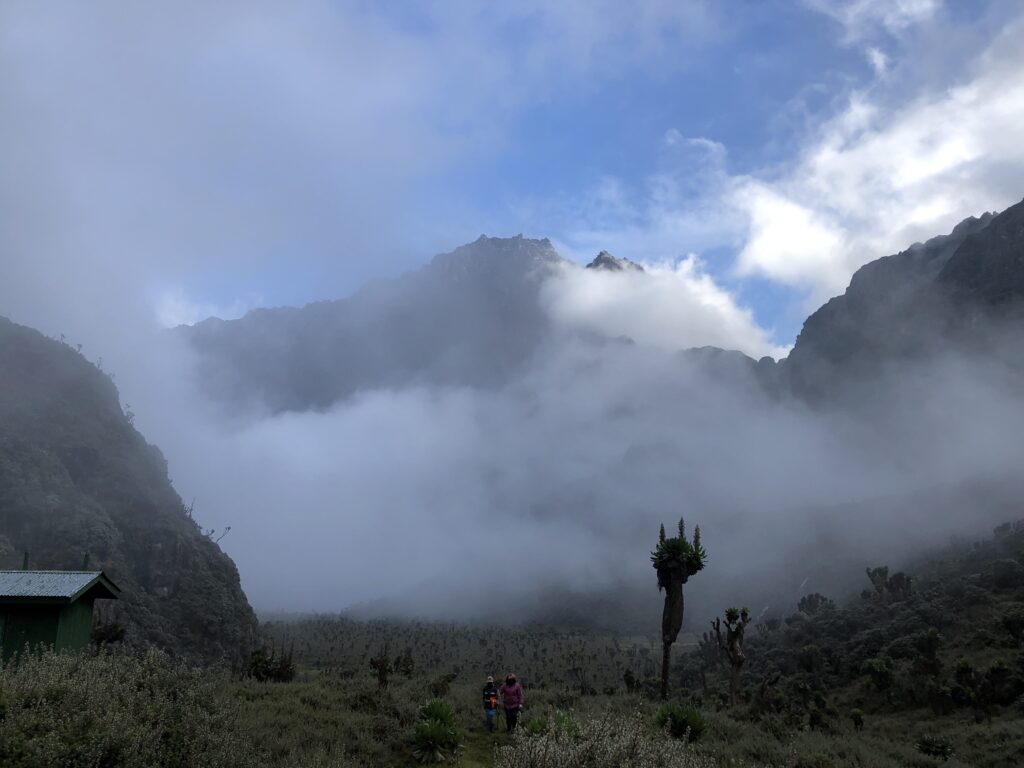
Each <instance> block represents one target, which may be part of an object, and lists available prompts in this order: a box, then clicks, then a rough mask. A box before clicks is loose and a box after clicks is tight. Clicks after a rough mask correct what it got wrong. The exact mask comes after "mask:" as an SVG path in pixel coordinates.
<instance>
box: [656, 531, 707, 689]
mask: <svg viewBox="0 0 1024 768" xmlns="http://www.w3.org/2000/svg"><path fill="white" fill-rule="evenodd" d="M706 560H707V553H706V552H705V551H704V547H702V546H701V544H700V527H696V528H694V530H693V541H692V542H691V541H689V540H688V539H687V538H686V527H685V524H684V523H683V519H682V518H679V535H678V536H673V537H672V538H670V539H667V538H665V526H664V525H662V526H661V531H660V533H659V535H658V546H657V547H656V548H655V549H654V551H653V552H651V564H652V565H653V566H654V569H655V570H656V571H657V572H658V590H659V591H661V590H664V591H665V608H664V610H663V611H662V614H661V651H662V652H661V698H663V699H667V698H668V668H669V661H670V657H671V653H672V643H674V642H675V641H676V638H677V637H679V630H680V629H682V627H683V585H684V584H685V583H686V582H687V581H688V580H689V578H690V577H691V576H693V575H694V574H696V573H697V572H698V571H700V570H702V569H703V568H704V564H705V562H706Z"/></svg>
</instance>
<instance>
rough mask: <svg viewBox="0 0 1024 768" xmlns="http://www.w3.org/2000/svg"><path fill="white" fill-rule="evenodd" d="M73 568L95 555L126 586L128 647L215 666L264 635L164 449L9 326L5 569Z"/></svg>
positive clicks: (2, 342) (2, 453)
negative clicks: (173, 478) (192, 513)
mask: <svg viewBox="0 0 1024 768" xmlns="http://www.w3.org/2000/svg"><path fill="white" fill-rule="evenodd" d="M23 551H28V552H29V553H30V557H31V563H32V566H33V567H38V568H56V569H73V568H79V567H81V565H82V559H83V555H84V553H86V552H88V553H89V555H90V558H91V563H92V565H93V566H95V567H99V568H102V569H104V570H105V571H106V572H107V573H108V574H109V575H110V577H111V578H112V579H113V580H114V581H115V582H116V583H117V584H118V585H119V586H120V587H121V588H122V590H123V594H122V600H121V601H120V602H119V603H118V604H116V606H114V610H115V612H116V613H117V614H118V615H119V616H121V617H123V618H124V619H125V620H126V624H127V629H128V632H127V640H128V641H129V642H134V643H144V642H145V643H155V644H157V645H160V646H163V647H165V648H169V649H172V650H174V651H177V652H181V653H184V654H187V655H192V656H196V657H203V658H207V659H214V658H222V657H229V658H232V657H236V656H238V655H239V654H241V653H244V651H245V648H246V647H247V646H248V645H249V643H250V642H251V639H252V636H253V633H254V631H255V628H256V620H255V616H254V614H253V612H252V609H251V608H250V607H249V604H248V602H247V601H246V598H245V595H244V594H243V592H242V589H241V586H240V584H239V578H238V572H237V570H236V569H235V566H234V563H232V562H231V560H230V558H228V556H227V555H225V554H224V553H223V552H222V551H221V550H220V548H219V547H218V546H217V545H216V544H214V543H213V542H212V541H211V540H210V539H209V538H207V537H206V536H204V535H203V534H202V532H201V531H200V529H199V528H198V526H197V525H196V523H195V522H194V521H193V520H191V519H190V517H189V516H188V515H187V513H186V510H185V508H184V506H183V505H182V502H181V499H180V498H179V497H178V495H177V493H175V491H174V489H173V488H172V487H171V484H170V481H169V480H168V477H167V466H166V463H165V461H164V458H163V456H162V455H161V454H160V451H159V450H158V449H157V448H156V447H154V446H152V445H149V444H148V443H147V442H146V441H145V440H144V439H143V437H142V436H141V435H140V434H139V433H138V432H137V431H135V429H134V428H133V427H132V425H131V421H130V419H129V418H128V417H127V416H126V415H125V414H124V413H123V412H122V410H121V405H120V402H119V399H118V393H117V390H116V388H115V387H114V385H113V383H112V382H111V380H110V379H109V378H108V377H107V376H106V375H104V374H103V373H102V372H101V371H99V370H98V369H97V368H96V367H94V366H93V365H91V364H90V363H89V362H88V361H86V360H85V358H83V357H82V356H81V355H80V354H78V353H76V352H75V351H74V350H72V349H71V348H70V347H68V346H67V345H65V344H62V343H60V342H57V341H54V340H52V339H48V338H46V337H45V336H43V335H42V334H40V333H38V332H36V331H34V330H32V329H29V328H26V327H24V326H19V325H16V324H14V323H12V322H10V321H9V320H6V319H5V318H2V317H0V566H2V567H18V566H19V565H20V564H21V557H22V556H21V553H22V552H23Z"/></svg>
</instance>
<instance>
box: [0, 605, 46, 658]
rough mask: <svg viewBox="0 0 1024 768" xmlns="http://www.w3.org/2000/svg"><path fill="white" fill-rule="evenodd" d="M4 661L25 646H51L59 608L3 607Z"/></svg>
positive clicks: (36, 606)
mask: <svg viewBox="0 0 1024 768" xmlns="http://www.w3.org/2000/svg"><path fill="white" fill-rule="evenodd" d="M2 610H3V611H4V614H5V615H4V638H3V657H4V661H7V660H9V659H10V658H11V657H12V656H14V655H15V654H17V653H20V652H21V651H22V650H23V649H24V648H25V645H26V644H27V645H28V646H30V647H31V648H35V647H37V646H39V645H53V644H54V642H55V640H56V639H57V625H58V624H59V623H60V613H59V606H50V605H18V606H4V608H3V609H2Z"/></svg>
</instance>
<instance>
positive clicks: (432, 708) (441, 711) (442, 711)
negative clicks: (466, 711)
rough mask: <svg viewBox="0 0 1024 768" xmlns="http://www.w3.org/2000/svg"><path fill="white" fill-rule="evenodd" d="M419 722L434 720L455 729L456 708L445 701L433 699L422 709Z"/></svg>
mask: <svg viewBox="0 0 1024 768" xmlns="http://www.w3.org/2000/svg"><path fill="white" fill-rule="evenodd" d="M419 720H434V721H436V722H438V723H441V724H442V725H448V726H451V727H455V708H454V707H452V705H451V704H449V703H448V702H447V701H445V700H444V699H431V700H430V701H428V702H427V703H426V704H424V705H423V706H422V707H420V711H419Z"/></svg>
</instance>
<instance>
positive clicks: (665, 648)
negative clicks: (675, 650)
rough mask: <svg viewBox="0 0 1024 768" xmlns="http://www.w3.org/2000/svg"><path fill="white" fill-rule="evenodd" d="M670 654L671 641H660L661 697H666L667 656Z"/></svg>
mask: <svg viewBox="0 0 1024 768" xmlns="http://www.w3.org/2000/svg"><path fill="white" fill-rule="evenodd" d="M671 654H672V643H671V642H669V641H668V640H662V642H661V698H662V700H664V699H667V698H668V666H669V657H670V656H671Z"/></svg>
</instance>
